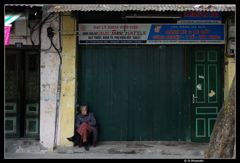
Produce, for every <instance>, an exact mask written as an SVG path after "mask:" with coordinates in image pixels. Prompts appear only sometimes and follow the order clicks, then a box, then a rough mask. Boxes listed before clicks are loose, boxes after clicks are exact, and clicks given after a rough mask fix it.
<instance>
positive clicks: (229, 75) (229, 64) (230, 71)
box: [224, 57, 236, 100]
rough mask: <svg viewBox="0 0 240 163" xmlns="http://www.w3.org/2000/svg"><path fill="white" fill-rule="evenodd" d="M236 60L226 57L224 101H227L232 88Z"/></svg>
mask: <svg viewBox="0 0 240 163" xmlns="http://www.w3.org/2000/svg"><path fill="white" fill-rule="evenodd" d="M235 66H236V60H235V58H227V57H225V70H224V100H225V99H226V97H227V95H228V92H229V89H230V87H231V84H232V81H233V78H234V76H235V72H236V67H235Z"/></svg>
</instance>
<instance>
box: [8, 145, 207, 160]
mask: <svg viewBox="0 0 240 163" xmlns="http://www.w3.org/2000/svg"><path fill="white" fill-rule="evenodd" d="M207 147H208V144H207V143H193V142H180V141H141V142H136V141H131V142H119V141H117V142H100V143H99V144H98V145H97V147H90V150H89V151H85V149H84V148H83V147H82V148H79V147H58V148H57V149H56V150H54V151H53V152H48V151H47V150H44V149H42V150H39V151H37V150H35V151H34V150H33V149H34V148H33V147H26V148H25V149H21V150H16V151H15V152H13V151H12V152H10V151H7V152H6V153H5V158H6V159H15V158H26V159H28V158H40V159H42V158H63V159H72V158H77V159H81V158H87V159H88V158H96V159H97V158H107V159H108V158H109V159H111V158H119V159H125V158H130V159H134V158H141V159H142V158H160V159H203V158H204V156H203V154H204V150H206V149H207ZM28 148H31V149H32V150H29V149H28Z"/></svg>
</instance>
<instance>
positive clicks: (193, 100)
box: [192, 94, 198, 104]
mask: <svg viewBox="0 0 240 163" xmlns="http://www.w3.org/2000/svg"><path fill="white" fill-rule="evenodd" d="M197 98H198V97H197V96H195V95H194V94H192V103H193V104H194V103H195V99H197Z"/></svg>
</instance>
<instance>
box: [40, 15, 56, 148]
mask: <svg viewBox="0 0 240 163" xmlns="http://www.w3.org/2000/svg"><path fill="white" fill-rule="evenodd" d="M46 15H47V14H46ZM46 15H45V16H46ZM43 19H44V17H43ZM58 21H59V19H57V18H56V19H55V20H54V21H52V22H50V23H46V24H44V25H43V27H42V33H41V67H40V69H41V70H40V71H41V76H40V80H41V81H40V89H41V90H40V91H41V92H40V143H41V144H42V145H43V146H44V147H46V148H48V149H49V150H51V149H53V146H54V136H55V126H56V123H55V120H56V118H55V117H56V98H57V82H58V65H59V57H58V54H57V52H56V50H55V49H54V48H53V47H52V48H51V49H49V50H46V49H48V48H49V47H50V45H51V44H50V41H49V38H48V37H47V28H48V27H50V26H51V27H52V28H53V29H54V30H55V31H56V32H55V35H54V37H53V42H54V44H55V45H56V46H57V47H59V39H58V29H59V22H58Z"/></svg>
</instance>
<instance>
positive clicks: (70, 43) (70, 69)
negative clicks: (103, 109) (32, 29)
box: [59, 13, 76, 146]
mask: <svg viewBox="0 0 240 163" xmlns="http://www.w3.org/2000/svg"><path fill="white" fill-rule="evenodd" d="M62 22H63V28H62V30H63V31H62V43H63V44H62V47H63V51H62V79H61V106H60V107H61V110H60V128H59V130H60V144H59V145H60V146H71V145H72V143H71V142H69V141H67V139H66V138H67V137H71V136H72V135H73V131H74V115H75V114H74V112H75V90H76V89H75V86H76V84H75V83H76V32H75V31H76V21H75V18H74V17H71V15H70V14H69V13H68V14H67V13H65V14H64V16H63V19H62Z"/></svg>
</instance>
